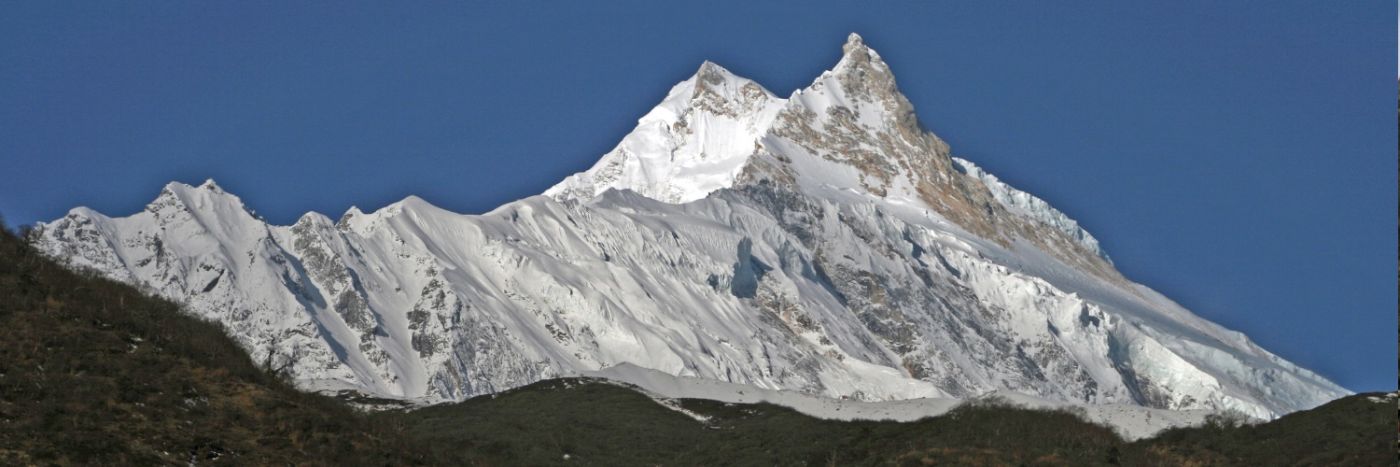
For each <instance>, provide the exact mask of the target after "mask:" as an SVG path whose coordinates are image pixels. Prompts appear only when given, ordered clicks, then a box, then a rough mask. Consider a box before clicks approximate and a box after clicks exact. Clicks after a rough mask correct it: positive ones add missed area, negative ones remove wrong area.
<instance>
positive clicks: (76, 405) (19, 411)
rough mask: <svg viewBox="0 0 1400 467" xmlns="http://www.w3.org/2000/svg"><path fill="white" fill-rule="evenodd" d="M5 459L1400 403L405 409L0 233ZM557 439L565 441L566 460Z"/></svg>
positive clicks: (844, 442)
mask: <svg viewBox="0 0 1400 467" xmlns="http://www.w3.org/2000/svg"><path fill="white" fill-rule="evenodd" d="M0 232H2V233H0V464H5V465H10V464H21V465H23V464H141V465H149V464H157V465H158V464H187V463H189V462H190V461H194V462H196V463H198V464H230V465H232V464H237V465H249V464H253V465H262V464H289V463H292V464H325V465H387V464H394V465H401V464H432V465H461V464H485V465H520V464H526V465H539V464H589V465H657V464H660V465H693V464H704V465H732V464H741V465H748V464H753V465H801V464H806V465H830V464H837V465H851V464H855V465H866V464H901V465H921V464H930V463H932V464H978V465H1106V464H1115V463H1117V464H1122V465H1180V464H1196V465H1287V464H1297V463H1311V464H1344V465H1394V463H1395V457H1394V451H1392V450H1391V449H1392V447H1393V442H1394V438H1393V437H1394V431H1393V430H1394V429H1395V418H1394V410H1395V402H1394V401H1391V402H1388V403H1376V402H1372V401H1370V400H1368V399H1367V397H1366V396H1353V397H1349V398H1346V399H1342V400H1340V401H1337V402H1333V403H1331V404H1328V405H1326V406H1323V407H1321V408H1319V409H1316V410H1312V411H1308V412H1301V413H1297V414H1293V415H1289V416H1287V417H1283V418H1281V419H1279V420H1276V421H1274V422H1271V423H1268V424H1264V425H1259V426H1245V427H1235V426H1228V424H1216V425H1215V426H1207V427H1201V428H1191V429H1181V430H1173V431H1169V432H1167V433H1164V434H1163V435H1161V436H1159V437H1157V438H1155V439H1151V440H1146V441H1140V442H1136V443H1127V442H1124V441H1123V440H1121V439H1119V438H1118V437H1117V436H1116V435H1114V433H1113V432H1112V430H1110V429H1108V428H1105V427H1101V426H1097V425H1094V424H1091V423H1087V422H1084V421H1082V420H1081V419H1079V418H1078V417H1076V416H1075V415H1073V414H1071V413H1067V412H1049V411H1031V410H1023V409H1016V408H1010V407H1004V406H997V405H994V404H983V405H979V406H966V407H962V408H959V409H957V410H955V411H953V412H952V413H950V414H948V415H946V416H942V417H936V418H931V419H926V420H923V421H919V422H914V423H892V422H835V421H827V420H819V419H814V418H811V417H807V416H804V415H801V414H798V413H796V412H794V411H792V410H789V409H786V408H782V407H777V406H772V405H765V404H759V405H730V404H724V403H719V402H713V401H703V400H680V401H673V402H672V403H673V404H675V406H676V407H680V408H684V409H685V410H687V411H690V412H692V413H695V414H699V415H701V416H702V417H708V419H707V420H706V421H705V422H701V421H698V420H697V419H695V418H692V417H691V416H690V415H686V414H684V413H681V412H679V411H677V410H673V409H672V408H668V407H665V406H663V405H661V404H658V403H657V402H655V401H653V400H652V399H651V398H649V397H647V396H645V395H642V394H640V393H638V392H636V391H633V390H631V389H628V388H624V387H620V386H616V385H612V384H607V383H602V382H597V381H591V380H582V379H561V380H552V381H545V382H541V383H537V384H533V385H530V386H527V387H524V388H519V389H516V390H513V391H509V392H506V393H503V394H498V395H496V396H487V397H480V398H476V399H472V400H468V401H466V402H463V403H460V404H452V405H442V406H435V407H429V408H425V409H421V410H416V411H409V412H405V411H390V412H381V413H375V414H362V413H359V412H356V411H354V410H352V409H350V408H348V407H347V406H345V405H343V404H342V403H341V402H339V401H337V400H335V399H332V398H330V397H326V396H320V395H312V394H305V393H301V392H298V391H296V390H294V389H293V388H292V387H291V386H289V385H288V384H286V383H285V382H283V381H282V380H281V379H280V378H278V377H277V376H276V375H274V374H272V373H271V372H269V371H266V370H265V369H263V368H260V366H259V365H256V364H255V363H254V362H252V361H250V360H249V358H248V357H247V356H246V355H245V354H244V353H243V352H242V351H241V350H240V349H239V348H238V347H237V346H236V345H235V344H234V343H233V342H232V341H231V340H230V339H228V338H227V337H225V336H224V334H223V333H222V331H221V330H220V329H219V327H218V326H217V325H213V324H210V323H206V322H203V321H200V320H198V319H194V318H190V317H187V316H185V315H183V314H180V313H179V312H178V309H177V306H176V305H174V304H171V303H169V302H166V301H163V300H160V299H156V298H151V297H148V296H145V295H143V294H141V293H140V292H138V291H136V290H134V289H132V288H130V287H127V286H124V285H121V284H118V283H115V282H112V281H108V280H105V279H101V278H96V277H92V276H89V275H85V274H81V273H74V272H70V271H68V270H66V269H64V268H62V267H59V266H58V265H57V264H55V263H54V262H52V261H50V260H48V259H45V258H43V257H41V256H39V255H38V254H36V253H35V252H34V251H33V250H32V249H30V248H29V247H28V246H27V245H25V244H24V243H23V242H22V241H20V240H19V238H17V237H16V236H14V235H13V234H11V233H9V231H7V230H4V229H0ZM565 455H567V456H568V457H567V458H566V457H565Z"/></svg>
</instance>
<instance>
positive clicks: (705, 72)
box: [662, 60, 779, 119]
mask: <svg viewBox="0 0 1400 467" xmlns="http://www.w3.org/2000/svg"><path fill="white" fill-rule="evenodd" d="M671 93H672V95H670V96H667V99H666V102H663V103H662V106H666V107H669V108H670V109H671V110H672V111H673V112H674V113H675V114H677V115H685V114H686V113H688V111H689V110H693V109H698V110H702V111H705V112H708V113H711V114H715V115H723V116H727V117H730V118H736V119H746V118H751V117H753V116H754V114H757V113H759V112H761V110H762V109H763V108H764V107H765V105H766V104H768V103H769V102H771V101H774V100H779V99H778V98H777V96H775V95H774V94H773V93H771V92H769V91H768V90H767V89H764V88H763V86H760V85H759V84H758V83H756V82H754V81H753V80H751V79H748V78H744V77H742V76H739V75H736V74H734V73H733V72H730V71H729V70H728V69H725V68H724V67H722V66H720V65H719V64H716V63H715V62H711V61H709V60H706V61H705V62H704V63H701V64H700V68H699V69H697V70H696V71H695V75H694V76H691V77H690V79H687V80H685V81H684V82H682V83H681V84H678V85H676V87H675V88H674V89H673V90H672V91H671Z"/></svg>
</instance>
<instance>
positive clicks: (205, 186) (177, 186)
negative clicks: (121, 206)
mask: <svg viewBox="0 0 1400 467" xmlns="http://www.w3.org/2000/svg"><path fill="white" fill-rule="evenodd" d="M146 210H147V211H150V212H152V213H157V214H160V213H169V212H171V211H172V210H177V211H207V212H212V213H214V214H216V215H224V214H228V213H241V214H246V215H248V216H249V217H253V218H256V217H257V215H256V214H254V213H253V212H252V210H250V209H248V207H247V206H246V205H244V204H243V200H242V199H240V198H239V197H238V196H237V195H234V194H233V193H229V192H227V191H224V189H223V188H222V187H220V186H219V184H218V183H216V182H215V181H214V179H212V178H211V179H206V180H205V181H204V183H201V184H200V185H199V186H191V185H189V184H186V183H181V182H170V183H167V184H166V185H165V187H164V188H162V189H161V190H160V195H158V196H156V199H155V200H154V201H151V203H150V204H147V205H146Z"/></svg>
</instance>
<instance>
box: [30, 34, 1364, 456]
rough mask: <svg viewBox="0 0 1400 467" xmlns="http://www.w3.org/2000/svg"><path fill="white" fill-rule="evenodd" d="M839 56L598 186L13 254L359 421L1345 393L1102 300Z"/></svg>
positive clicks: (872, 58) (171, 225) (142, 220)
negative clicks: (120, 284)
mask: <svg viewBox="0 0 1400 467" xmlns="http://www.w3.org/2000/svg"><path fill="white" fill-rule="evenodd" d="M843 52H844V53H843V55H842V58H841V61H840V62H839V63H838V64H837V65H836V67H834V68H833V69H832V70H831V71H828V72H826V73H823V74H822V75H821V76H820V77H819V78H818V79H817V80H816V81H814V83H813V84H812V85H811V86H810V87H808V88H806V89H802V90H799V91H796V92H794V93H793V94H792V95H791V96H790V97H788V98H786V99H784V98H779V97H777V96H775V95H774V94H772V93H771V92H769V91H768V90H766V89H763V88H762V86H759V85H758V84H757V83H754V82H753V81H750V80H747V79H744V78H740V77H737V76H734V75H733V74H731V73H729V72H728V71H727V70H724V69H723V68H722V67H720V66H718V65H715V64H713V63H709V62H706V63H705V64H704V65H702V66H701V68H700V70H699V71H698V72H697V74H696V75H695V76H694V77H692V78H690V79H688V80H686V81H685V82H682V83H681V84H678V85H676V86H675V87H674V88H673V89H672V90H671V92H670V94H668V95H667V97H666V98H665V100H664V101H663V102H662V103H661V104H660V105H659V106H658V107H657V108H656V109H654V110H652V111H651V112H649V113H648V114H646V115H645V116H643V117H642V119H641V120H640V121H639V122H638V125H637V128H636V129H635V130H633V132H632V133H630V134H629V135H627V136H626V137H625V138H624V139H623V141H622V142H621V143H620V144H619V145H618V147H617V148H616V149H614V150H612V151H611V152H609V153H608V154H606V155H604V156H603V158H602V159H601V160H600V161H599V162H598V163H597V164H596V165H595V166H594V167H592V168H591V169H589V170H588V171H585V172H582V173H579V174H576V175H573V176H570V177H568V178H567V179H566V180H564V181H562V182H560V183H559V184H558V185H556V186H554V187H553V188H550V189H549V190H548V191H546V193H545V194H544V195H541V196H534V197H530V198H526V199H522V200H519V201H516V202H512V203H509V204H506V205H504V206H501V207H499V208H497V209H495V210H493V211H491V212H489V213H486V214H482V215H463V214H458V213H454V212H450V211H446V210H443V209H441V208H438V207H436V206H433V205H432V204H430V203H428V202H427V201H425V200H422V199H419V198H417V197H409V198H407V199H404V200H403V201H400V202H397V203H394V204H392V205H390V206H386V207H383V208H381V209H378V210H375V211H373V212H369V213H366V212H362V211H360V210H359V209H357V208H351V209H350V210H349V211H348V212H346V213H345V214H344V215H342V216H341V217H340V218H339V219H337V220H332V219H330V218H328V217H326V216H324V215H321V214H318V213H308V214H306V215H305V216H303V217H302V218H301V219H299V220H298V221H297V222H296V223H295V224H293V225H290V226H278V225H270V224H268V223H266V222H264V221H263V220H262V219H261V218H259V217H258V216H256V215H254V214H253V213H252V211H250V210H249V209H248V208H247V207H245V206H244V205H243V203H242V201H241V200H240V199H239V198H238V197H237V196H235V195H233V194H230V193H227V192H225V191H223V190H222V189H221V188H220V187H219V186H218V185H217V184H215V183H214V182H213V181H209V182H206V183H204V184H203V185H200V186H189V185H185V184H180V183H171V184H169V185H167V186H166V187H165V188H164V189H163V190H162V191H161V192H160V194H159V195H158V197H157V198H156V200H155V201H153V202H152V203H151V204H150V205H149V206H148V207H147V208H146V209H145V210H144V211H142V212H139V213H136V214H133V215H130V216H127V217H119V218H112V217H107V216H105V215H102V214H100V213H97V212H94V211H92V210H89V209H86V208H77V209H74V210H72V211H71V212H69V213H68V215H66V216H64V217H63V218H60V219H57V220H55V221H53V222H49V223H44V224H41V225H39V226H38V227H37V228H36V230H35V234H34V237H33V240H34V241H35V242H36V245H37V246H38V247H40V248H41V249H42V250H44V251H45V252H47V253H48V254H50V255H52V256H54V257H56V258H60V259H62V260H64V261H67V262H68V263H69V264H71V265H72V266H75V267H81V268H91V269H94V270H96V271H99V272H100V273H102V274H104V275H106V276H108V277H112V278H114V279H117V280H121V281H125V282H128V283H132V284H135V285H138V286H140V287H143V288H145V289H147V290H150V291H152V292H155V293H158V294H160V295H163V296H165V297H169V298H171V299H174V300H177V301H180V302H183V303H185V304H186V305H187V307H188V310H189V311H190V312H191V313H194V314H197V315H199V316H202V317H205V318H208V319H211V320H214V321H218V322H220V323H222V324H224V325H225V326H226V327H227V329H228V331H229V332H230V334H231V335H232V336H233V337H234V338H235V339H237V340H238V341H239V342H240V343H241V344H242V345H243V346H244V347H245V348H246V349H247V350H248V352H249V353H250V354H251V355H252V356H253V358H254V359H255V360H256V361H260V362H262V361H271V362H273V363H274V364H275V365H278V366H281V365H288V368H289V369H290V371H291V372H292V374H293V375H295V377H296V378H297V379H298V380H299V381H300V382H301V383H302V384H303V386H305V387H307V388H313V389H322V390H326V389H347V388H348V389H355V390H358V391H362V392H364V393H367V394H370V395H374V396H379V397H390V398H400V399H409V400H418V401H427V402H441V401H455V400H461V399H464V398H467V397H471V396H475V395H480V394H487V393H492V392H497V391H501V390H505V389H508V388H512V387H517V386H521V385H524V384H528V383H531V382H534V381H539V380H541V379H547V378H552V377H559V376H568V375H592V376H602V377H608V378H612V379H617V380H621V381H625V382H629V383H632V384H636V385H638V386H640V387H642V388H644V389H646V390H648V391H651V392H653V393H656V394H659V395H662V396H664V397H706V398H714V399H719V400H725V401H731V402H747V401H754V400H764V401H778V403H781V404H782V405H788V406H791V407H794V408H798V410H802V411H804V412H807V413H810V414H813V415H818V416H823V417H832V418H846V417H850V418H866V417H869V418H892V419H908V418H909V417H914V418H917V417H920V416H924V415H932V414H936V413H942V411H945V410H947V408H948V407H951V405H952V404H953V403H954V402H955V401H956V400H959V399H969V398H977V397H985V396H986V395H988V394H1000V395H1004V396H1005V397H1008V398H1011V399H1012V400H1014V401H1018V402H1020V403H1024V404H1029V405H1036V406H1056V407H1058V406H1063V405H1067V404H1072V405H1080V406H1084V407H1086V408H1087V409H1086V410H1087V413H1088V414H1089V416H1090V418H1091V419H1094V420H1101V421H1106V422H1109V423H1112V424H1114V425H1115V426H1119V427H1120V428H1121V429H1122V430H1124V431H1125V433H1128V434H1129V435H1131V436H1142V435H1144V434H1146V433H1149V432H1151V431H1154V430H1156V429H1160V428H1162V427H1166V426H1175V425H1176V424H1181V423H1188V422H1190V421H1192V420H1197V419H1199V415H1200V414H1203V413H1206V412H1209V411H1216V410H1227V409H1230V410H1238V411H1241V412H1243V413H1245V414H1248V415H1251V416H1254V417H1257V418H1272V417H1276V416H1278V415H1281V414H1285V413H1288V412H1292V411H1296V410H1300V409H1306V408H1311V407H1314V406H1316V405H1319V404H1321V403H1323V402H1326V401H1329V400H1332V399H1335V398H1337V397H1340V396H1342V395H1345V394H1347V393H1348V392H1347V391H1346V390H1345V389H1343V388H1341V387H1339V386H1337V385H1335V384H1333V383H1331V382H1329V381H1327V380H1325V379H1324V378H1322V377H1320V376H1318V375H1316V374H1314V373H1312V372H1310V371H1308V370H1306V369H1303V368H1299V367H1298V366H1296V365H1293V364H1291V363H1289V362H1287V361H1284V360H1282V359H1280V358H1279V357H1277V356H1275V355H1273V354H1271V353H1269V352H1268V351H1266V350H1264V349H1261V348H1259V347H1258V346H1256V345H1255V344H1254V343H1252V342H1250V341H1249V339H1248V338H1246V337H1245V336H1244V335H1242V334H1240V333H1238V332H1234V331H1230V330H1227V329H1225V328H1222V327H1220V326H1219V325H1216V324H1214V323H1211V322H1208V321H1206V320H1204V319H1202V318H1200V317H1197V316H1196V315H1194V314H1192V313H1191V312H1190V311H1188V310H1186V309H1184V308H1182V307H1181V306H1179V305H1177V304H1176V303H1174V302H1172V301H1171V300H1170V299H1168V298H1166V297H1164V296H1162V295H1160V294H1158V293H1156V292H1153V291H1152V290H1150V289H1148V288H1147V287H1144V286H1142V285H1138V284H1135V283H1133V282H1131V281H1130V280H1128V279H1126V278H1124V277H1123V276H1122V275H1121V274H1119V273H1118V272H1117V270H1116V269H1114V267H1113V265H1112V263H1111V262H1109V261H1108V255H1107V254H1106V253H1105V252H1103V251H1102V249H1101V248H1100V246H1099V244H1098V241H1097V240H1096V239H1094V237H1093V236H1092V235H1090V234H1089V233H1088V232H1087V231H1085V230H1084V229H1083V228H1081V227H1080V226H1079V225H1078V224H1077V223H1076V222H1074V221H1073V220H1072V219H1070V218H1069V217H1068V216H1067V215H1065V214H1064V213H1062V212H1060V211H1058V210H1056V209H1055V208H1053V207H1051V206H1050V205H1049V204H1047V203H1045V202H1044V201H1043V200H1040V199H1038V198H1036V197H1034V196H1032V195H1030V194H1028V193H1024V192H1021V191H1019V190H1016V189H1015V188H1012V187H1010V186H1007V185H1005V184H1004V183H1002V182H1000V181H999V180H998V179H997V178H996V177H995V176H993V175H991V174H988V173H986V172H985V171H983V170H981V169H980V168H978V167H977V166H976V165H974V164H973V163H971V162H968V161H965V160H962V159H955V158H953V157H952V155H951V152H950V150H949V148H948V147H947V145H946V144H944V143H943V142H942V140H940V139H938V138H937V137H936V136H934V135H933V134H932V133H929V132H928V131H927V130H924V129H923V128H922V127H921V126H920V125H919V124H918V121H917V118H916V117H915V116H914V114H913V108H912V106H911V105H910V104H909V103H908V101H907V100H906V99H904V97H903V96H902V95H900V94H899V93H898V90H897V88H896V87H895V85H894V79H893V75H892V74H891V73H890V70H889V67H888V65H886V64H885V63H884V62H883V61H882V60H881V59H880V57H879V55H878V54H877V53H875V52H874V51H873V50H870V49H869V48H868V47H867V46H865V44H864V43H863V41H862V40H861V39H860V38H859V37H858V36H855V35H852V37H851V38H850V39H849V40H848V41H847V43H846V45H845V47H844V48H843ZM681 382H684V383H681ZM741 388H744V389H741ZM741 391H742V392H741ZM841 399H844V400H841ZM853 414H854V415H853ZM1149 419H1150V420H1149Z"/></svg>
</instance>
